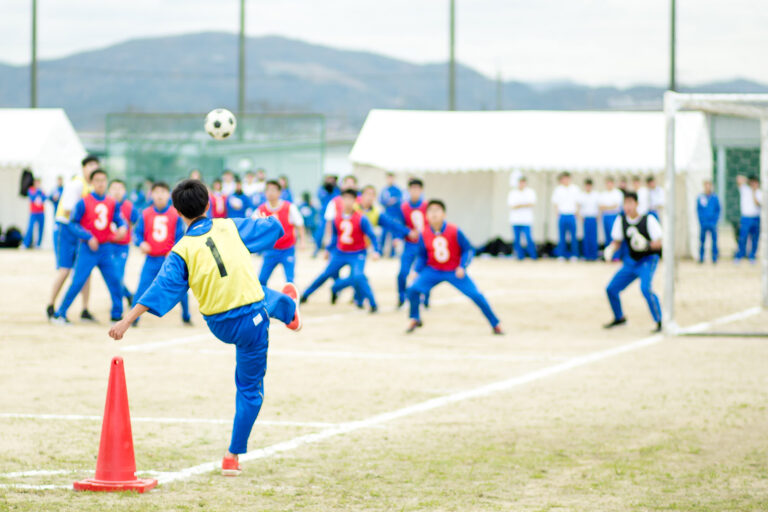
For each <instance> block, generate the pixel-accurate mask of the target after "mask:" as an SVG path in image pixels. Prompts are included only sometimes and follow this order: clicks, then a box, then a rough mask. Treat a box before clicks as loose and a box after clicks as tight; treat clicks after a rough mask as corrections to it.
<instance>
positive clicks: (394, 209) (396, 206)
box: [379, 185, 403, 219]
mask: <svg viewBox="0 0 768 512" xmlns="http://www.w3.org/2000/svg"><path fill="white" fill-rule="evenodd" d="M379 202H380V203H381V205H382V206H383V207H384V211H385V212H386V213H387V215H389V216H390V217H394V218H395V219H400V218H402V216H403V213H402V211H401V209H400V203H402V202H403V191H402V190H400V188H399V187H397V186H395V185H392V186H390V187H386V188H385V189H384V190H382V191H381V194H380V195H379Z"/></svg>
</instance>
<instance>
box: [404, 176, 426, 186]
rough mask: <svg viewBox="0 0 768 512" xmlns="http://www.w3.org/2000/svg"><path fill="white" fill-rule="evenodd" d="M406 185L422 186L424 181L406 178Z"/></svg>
mask: <svg viewBox="0 0 768 512" xmlns="http://www.w3.org/2000/svg"><path fill="white" fill-rule="evenodd" d="M408 187H421V188H424V182H423V181H421V180H420V179H419V178H411V179H410V180H408Z"/></svg>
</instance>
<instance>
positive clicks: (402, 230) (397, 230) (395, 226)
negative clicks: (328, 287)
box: [332, 209, 409, 306]
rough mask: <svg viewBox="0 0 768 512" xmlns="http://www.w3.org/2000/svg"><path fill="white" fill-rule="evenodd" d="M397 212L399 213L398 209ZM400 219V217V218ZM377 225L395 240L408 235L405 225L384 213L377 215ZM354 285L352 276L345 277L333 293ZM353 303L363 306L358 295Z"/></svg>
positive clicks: (337, 281)
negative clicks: (387, 231)
mask: <svg viewBox="0 0 768 512" xmlns="http://www.w3.org/2000/svg"><path fill="white" fill-rule="evenodd" d="M398 211H400V210H399V209H398ZM400 218H402V215H401V216H400ZM378 225H379V226H381V228H382V230H384V229H387V230H389V232H390V233H392V235H393V236H394V237H396V238H402V237H404V236H405V235H407V234H408V232H409V229H408V228H407V227H405V224H403V223H402V222H400V221H399V220H395V219H394V218H392V217H390V216H389V215H387V214H386V213H381V214H379V221H378ZM379 247H380V248H381V249H382V250H383V249H384V246H383V245H379ZM353 285H354V280H353V279H352V275H351V274H350V275H349V276H348V277H345V278H344V279H337V280H336V282H335V283H334V284H333V288H332V289H333V291H334V293H340V292H341V291H342V290H344V289H345V288H347V287H349V286H353ZM355 302H356V303H357V305H358V306H362V305H363V298H362V297H361V296H359V295H357V294H356V295H355Z"/></svg>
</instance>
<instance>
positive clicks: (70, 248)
mask: <svg viewBox="0 0 768 512" xmlns="http://www.w3.org/2000/svg"><path fill="white" fill-rule="evenodd" d="M56 227H57V228H58V229H57V230H56V236H57V237H58V239H59V240H58V243H57V248H56V268H68V269H71V268H74V266H75V259H76V258H77V246H78V243H79V240H78V239H77V237H76V236H75V235H74V234H73V233H72V232H71V231H70V230H69V226H68V225H67V224H66V223H64V222H58V221H57V222H56Z"/></svg>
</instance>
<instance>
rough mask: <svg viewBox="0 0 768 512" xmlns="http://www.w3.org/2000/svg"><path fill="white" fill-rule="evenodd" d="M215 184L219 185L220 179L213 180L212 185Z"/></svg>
mask: <svg viewBox="0 0 768 512" xmlns="http://www.w3.org/2000/svg"><path fill="white" fill-rule="evenodd" d="M216 183H218V184H219V185H221V179H220V178H216V179H215V180H213V184H214V185H215V184H216Z"/></svg>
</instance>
